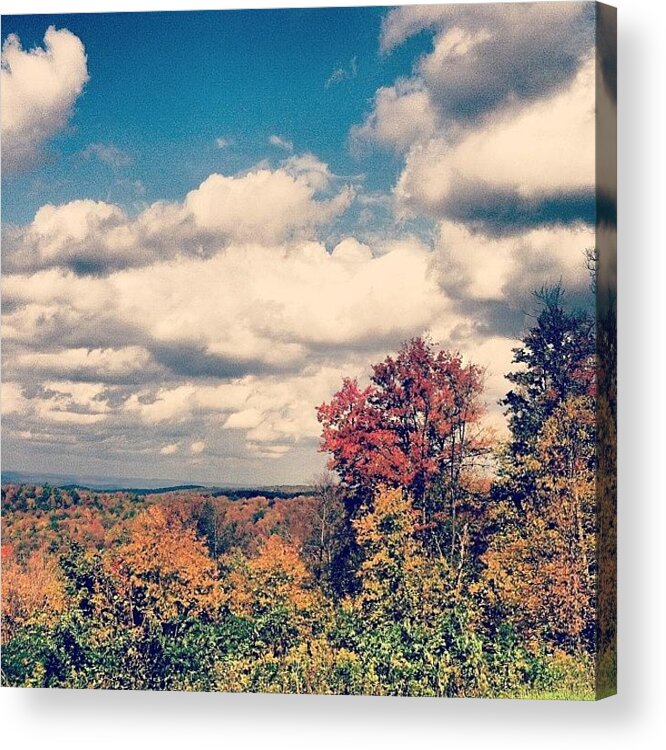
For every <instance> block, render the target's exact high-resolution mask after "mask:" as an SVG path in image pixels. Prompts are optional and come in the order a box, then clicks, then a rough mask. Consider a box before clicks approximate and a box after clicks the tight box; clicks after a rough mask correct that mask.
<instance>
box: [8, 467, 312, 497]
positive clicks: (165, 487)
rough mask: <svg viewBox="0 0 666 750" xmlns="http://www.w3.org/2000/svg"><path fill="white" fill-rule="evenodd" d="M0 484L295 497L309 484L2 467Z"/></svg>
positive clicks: (306, 491) (106, 490) (230, 495)
mask: <svg viewBox="0 0 666 750" xmlns="http://www.w3.org/2000/svg"><path fill="white" fill-rule="evenodd" d="M2 484H37V485H43V484H50V485H51V486H52V487H60V488H62V489H73V488H78V489H87V490H94V491H96V492H120V491H122V492H133V493H134V494H138V495H153V494H162V493H166V492H177V491H178V490H181V491H187V490H190V491H191V490H205V491H207V492H210V493H211V494H212V495H214V496H216V497H219V496H222V495H226V496H228V497H231V498H247V497H255V496H256V495H263V496H264V497H268V498H270V497H295V496H297V495H303V494H308V493H310V492H312V488H311V487H310V486H309V485H304V484H296V485H269V486H256V487H251V486H248V485H241V484H225V485H212V484H186V483H183V482H178V481H177V480H170V479H167V480H165V479H144V478H139V477H123V478H119V477H100V476H77V475H72V474H48V473H37V472H36V473H34V474H33V473H30V472H22V471H3V472H2Z"/></svg>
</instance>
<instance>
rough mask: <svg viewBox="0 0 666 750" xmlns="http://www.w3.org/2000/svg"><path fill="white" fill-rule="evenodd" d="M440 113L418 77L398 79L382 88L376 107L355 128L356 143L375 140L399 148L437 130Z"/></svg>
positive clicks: (376, 96) (353, 138) (407, 146)
mask: <svg viewBox="0 0 666 750" xmlns="http://www.w3.org/2000/svg"><path fill="white" fill-rule="evenodd" d="M437 120H438V118H437V113H436V111H435V109H434V107H433V106H432V102H431V101H430V96H429V94H428V91H427V90H426V88H425V87H424V86H423V85H422V84H421V83H420V82H419V81H418V80H406V79H401V80H399V81H398V82H397V83H396V84H395V85H394V86H385V87H382V88H380V89H379V90H378V91H377V93H376V94H375V100H374V107H373V110H372V112H371V113H370V114H369V115H368V117H367V118H366V120H365V122H364V123H363V124H362V125H359V126H356V127H354V128H352V131H351V139H352V143H353V144H362V143H363V142H366V141H374V142H376V143H379V144H381V145H384V146H389V147H391V148H395V149H396V150H398V151H404V150H406V149H408V148H409V147H410V146H411V145H412V144H413V143H414V142H415V141H419V142H420V141H422V140H424V139H426V138H428V137H430V136H432V135H434V134H435V132H436V128H437Z"/></svg>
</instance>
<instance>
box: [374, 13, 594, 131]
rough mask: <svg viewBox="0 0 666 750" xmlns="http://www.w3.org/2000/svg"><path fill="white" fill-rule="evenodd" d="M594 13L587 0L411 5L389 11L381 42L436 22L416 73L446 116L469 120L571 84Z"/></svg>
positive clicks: (389, 44) (392, 42)
mask: <svg viewBox="0 0 666 750" xmlns="http://www.w3.org/2000/svg"><path fill="white" fill-rule="evenodd" d="M593 14H594V9H593V6H592V5H589V4H585V3H568V4H564V3H530V4H528V3H521V4H515V5H510V4H501V3H497V4H478V5H476V4H474V5H473V4H468V5H442V6H425V7H424V6H404V7H401V8H397V9H395V10H392V11H391V12H390V13H389V14H388V15H387V16H386V19H385V21H384V24H383V29H382V37H381V46H382V50H383V51H384V52H389V51H390V50H392V49H393V48H394V47H396V46H398V45H399V44H402V43H403V42H404V41H405V40H406V39H408V38H409V37H410V36H412V35H414V34H416V33H418V32H419V31H421V30H423V29H433V30H434V31H435V38H434V42H433V50H432V52H431V53H429V54H427V55H425V56H423V57H422V58H421V59H420V61H419V62H418V64H417V67H416V73H417V75H418V77H419V78H420V79H421V80H422V81H423V82H424V83H425V85H426V87H427V88H428V91H429V92H430V94H431V98H432V101H433V102H434V104H435V106H436V107H437V108H438V109H439V111H440V112H441V113H442V115H443V116H444V117H446V118H449V119H452V120H462V121H465V120H470V119H475V118H478V117H479V116H480V115H482V114H484V113H486V112H489V111H491V110H496V109H497V108H498V107H500V106H503V105H515V104H517V103H520V102H526V101H530V100H533V99H538V98H541V97H542V96H544V95H545V94H548V93H549V92H552V91H554V90H556V89H558V88H560V87H561V86H563V85H564V84H566V82H567V81H568V80H570V79H571V78H572V77H573V76H574V75H575V73H576V70H577V69H578V67H579V65H580V63H581V60H582V59H583V58H584V57H585V56H586V55H588V54H589V52H590V50H591V49H592V47H593V45H594V23H593V18H594V15H593Z"/></svg>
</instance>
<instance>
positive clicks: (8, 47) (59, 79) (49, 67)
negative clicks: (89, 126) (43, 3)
mask: <svg viewBox="0 0 666 750" xmlns="http://www.w3.org/2000/svg"><path fill="white" fill-rule="evenodd" d="M0 75H1V78H2V164H3V169H4V170H5V171H6V172H15V171H17V170H19V169H23V168H26V167H27V166H29V165H31V164H33V163H34V162H35V161H36V159H37V158H38V157H39V155H40V153H41V149H42V147H43V146H44V144H45V143H46V142H47V141H48V140H49V139H51V138H52V137H53V136H54V135H55V134H56V133H57V132H58V131H59V130H61V129H62V128H63V127H65V125H66V124H67V122H68V120H69V118H70V116H71V114H72V110H73V107H74V103H75V102H76V99H77V98H78V97H79V95H80V94H81V92H82V91H83V87H84V85H85V83H86V81H87V80H88V69H87V61H86V54H85V49H84V47H83V43H82V42H81V40H80V39H79V38H78V37H77V36H75V35H74V34H72V33H71V32H70V31H68V30H67V29H60V30H58V29H56V28H55V27H54V26H49V28H48V29H47V31H46V33H45V35H44V47H43V48H39V47H36V48H35V49H32V50H24V49H23V48H22V47H21V42H20V40H19V38H18V37H17V36H16V35H14V34H10V35H9V36H8V37H7V39H6V40H5V43H4V44H3V47H2V72H1V74H0Z"/></svg>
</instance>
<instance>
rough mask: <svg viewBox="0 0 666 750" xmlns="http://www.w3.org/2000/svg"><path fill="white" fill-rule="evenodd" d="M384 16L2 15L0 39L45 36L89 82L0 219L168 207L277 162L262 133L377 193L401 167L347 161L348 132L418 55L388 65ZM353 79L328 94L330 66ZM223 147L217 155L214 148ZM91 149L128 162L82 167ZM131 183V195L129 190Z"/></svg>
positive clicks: (385, 161)
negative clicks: (104, 149) (71, 209)
mask: <svg viewBox="0 0 666 750" xmlns="http://www.w3.org/2000/svg"><path fill="white" fill-rule="evenodd" d="M385 13H386V9H384V8H376V7H372V8H343V9H314V10H308V9H304V10H302V9H295V10H290V11H269V10H266V11H226V12H224V13H219V12H214V11H203V12H163V13H159V12H156V13H137V14H133V13H117V14H115V13H111V14H90V15H86V14H74V15H32V16H4V17H3V32H2V37H3V41H4V39H6V37H7V35H9V34H17V35H18V36H19V38H20V39H21V42H22V45H23V47H24V48H25V49H29V48H32V47H35V46H39V45H41V44H42V43H43V36H44V31H45V30H46V28H47V27H48V26H50V25H54V26H55V27H56V28H67V29H69V30H70V31H71V32H73V33H74V34H76V35H77V36H78V37H79V38H80V39H81V41H82V42H83V43H84V45H85V48H86V53H87V56H88V71H89V75H90V81H89V82H88V84H87V85H86V88H85V92H84V94H83V95H82V96H81V97H80V98H79V99H78V101H77V102H76V107H75V110H74V113H73V116H72V118H71V120H70V124H69V127H68V128H67V130H66V132H64V133H61V134H59V136H58V137H57V138H56V139H54V141H53V143H52V144H51V151H52V152H53V155H52V158H51V159H49V160H48V161H47V162H46V163H44V164H43V165H42V166H41V168H40V169H36V170H34V171H31V172H30V173H28V174H24V175H18V176H12V177H11V181H9V182H8V184H7V190H6V192H5V196H4V201H3V218H4V220H5V221H9V222H18V223H24V222H26V221H28V220H29V219H31V218H32V216H33V215H34V213H35V211H36V210H37V208H39V206H41V205H42V204H44V203H45V202H47V201H50V202H55V203H62V202H65V201H68V200H72V199H75V198H80V197H91V198H96V199H99V200H106V199H111V200H113V201H115V202H120V203H125V204H127V205H128V206H131V205H133V204H136V203H142V202H145V203H148V202H151V201H154V200H158V199H175V198H178V197H181V196H182V195H183V194H184V193H185V192H187V191H188V190H190V189H192V188H193V187H196V186H197V185H198V184H200V182H201V181H202V180H203V179H204V178H205V177H206V176H207V175H208V174H210V173H211V172H215V171H219V172H223V173H229V172H238V171H240V170H243V169H247V168H249V167H251V166H252V165H254V164H256V163H257V162H258V161H260V160H262V159H268V160H270V161H271V162H274V163H275V162H277V161H278V160H279V159H280V158H282V157H283V156H284V153H283V152H282V151H281V150H280V149H279V148H276V147H274V146H270V145H269V144H268V142H267V141H268V137H269V136H270V135H271V134H279V135H282V136H283V137H284V138H286V139H288V140H289V141H290V142H292V143H293V145H294V149H295V150H296V151H298V152H302V151H311V152H313V153H315V154H317V155H318V156H319V158H320V159H322V160H323V161H325V162H326V163H328V164H329V165H330V167H331V169H332V171H333V172H335V173H336V174H340V175H357V174H360V173H363V174H364V175H365V176H366V180H367V183H366V184H367V185H368V187H369V188H370V189H373V190H388V189H389V188H390V186H391V184H392V182H393V181H394V179H395V177H396V175H397V174H398V172H399V169H400V162H399V160H398V159H396V158H394V157H393V156H392V155H391V154H390V153H387V152H385V151H378V152H375V153H372V154H365V158H364V159H359V158H355V157H354V156H352V155H351V154H350V150H349V148H348V135H349V128H350V126H351V124H353V123H355V122H360V121H361V120H362V118H363V115H364V114H365V113H367V111H368V110H369V108H370V106H371V102H372V97H373V95H374V93H375V91H376V90H377V89H378V88H379V87H380V86H382V85H389V84H390V83H391V82H392V81H393V80H395V78H397V77H398V76H401V75H407V74H408V73H409V72H410V70H411V65H412V61H413V59H414V57H415V56H417V55H418V54H420V53H421V52H423V51H425V50H426V49H427V48H428V46H429V45H430V40H429V39H428V36H427V35H420V36H419V37H418V38H416V39H413V40H410V42H409V43H408V44H406V45H405V46H404V47H401V48H400V49H398V50H396V52H395V53H394V54H392V55H382V54H380V51H379V45H378V39H379V32H380V25H381V19H382V17H383V16H384V15H385ZM352 60H354V61H355V65H356V70H357V74H356V75H355V76H354V77H353V78H351V77H350V78H345V79H344V80H342V81H340V82H339V83H337V84H335V85H329V86H326V82H327V81H328V80H329V78H330V76H331V75H332V74H333V72H334V71H335V70H337V69H346V70H349V69H350V66H351V65H352ZM218 138H224V139H226V140H229V141H231V142H232V143H231V145H230V146H229V147H227V148H218V147H217V146H216V144H215V141H216V139H218ZM90 143H110V144H113V145H114V146H116V147H117V148H119V149H122V150H123V151H125V152H126V153H127V154H128V156H129V157H130V158H131V159H132V163H131V164H128V165H126V166H123V167H122V168H115V169H114V168H110V167H109V166H108V165H106V164H104V163H103V162H99V161H97V160H95V161H93V160H89V159H88V160H86V159H85V158H81V153H82V152H84V151H85V149H86V147H87V146H88V145H89V144H90ZM136 181H140V182H141V184H142V185H143V187H144V188H145V193H144V194H136V191H135V190H132V187H131V183H134V182H136Z"/></svg>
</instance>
